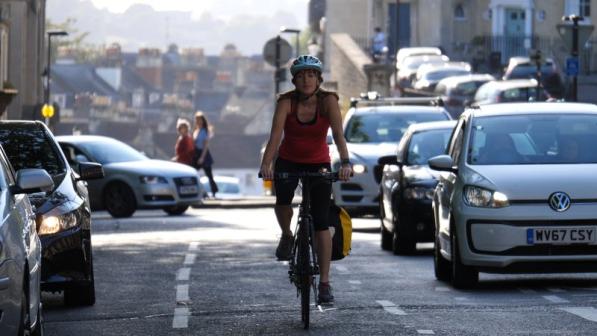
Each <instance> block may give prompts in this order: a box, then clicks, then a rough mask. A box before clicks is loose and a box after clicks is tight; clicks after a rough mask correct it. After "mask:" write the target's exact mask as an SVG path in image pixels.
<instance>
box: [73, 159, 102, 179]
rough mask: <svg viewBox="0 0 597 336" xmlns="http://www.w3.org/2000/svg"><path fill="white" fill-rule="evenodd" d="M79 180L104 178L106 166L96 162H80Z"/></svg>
mask: <svg viewBox="0 0 597 336" xmlns="http://www.w3.org/2000/svg"><path fill="white" fill-rule="evenodd" d="M79 176H80V177H79V180H83V181H87V180H97V179H101V178H104V168H103V167H102V165H101V164H99V163H95V162H79Z"/></svg>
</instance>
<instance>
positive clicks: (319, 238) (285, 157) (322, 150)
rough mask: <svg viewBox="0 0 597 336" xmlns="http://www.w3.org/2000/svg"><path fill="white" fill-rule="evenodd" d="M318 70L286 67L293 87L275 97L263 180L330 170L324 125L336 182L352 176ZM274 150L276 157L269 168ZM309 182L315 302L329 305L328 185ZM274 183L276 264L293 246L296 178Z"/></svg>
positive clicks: (306, 59)
mask: <svg viewBox="0 0 597 336" xmlns="http://www.w3.org/2000/svg"><path fill="white" fill-rule="evenodd" d="M321 72H322V64H321V61H319V59H318V58H316V57H314V56H310V55H303V56H299V57H298V58H297V59H295V60H294V62H293V63H292V66H291V68H290V73H291V74H292V83H293V84H294V86H295V89H294V90H292V91H289V92H286V93H283V94H281V95H280V96H279V97H278V100H277V104H276V110H275V112H274V118H273V122H272V128H271V132H270V137H269V140H268V143H267V145H266V147H265V153H264V155H263V160H262V162H261V169H260V172H261V174H262V176H263V178H264V179H266V180H272V179H273V178H274V172H287V173H294V172H305V171H307V172H319V171H322V170H327V171H331V166H330V154H329V149H328V145H327V142H326V137H327V132H328V129H329V128H330V127H331V128H332V134H333V137H334V141H335V143H336V147H337V148H338V152H339V153H340V158H341V166H340V170H339V176H340V179H341V180H343V181H347V180H348V179H349V177H350V175H351V174H352V166H351V164H350V161H349V158H348V150H347V149H346V141H345V139H344V135H343V132H342V115H341V114H340V107H339V105H338V95H337V94H336V93H335V92H330V91H325V90H323V89H321V88H320V85H321V83H322V81H323V78H322V76H321ZM278 148H279V149H278ZM276 150H277V152H278V153H277V154H278V157H277V159H276V161H275V165H274V162H273V160H274V157H275V155H276ZM310 184H311V196H312V198H311V215H312V217H313V224H314V227H315V246H316V250H317V256H318V258H317V259H318V260H319V267H320V277H319V280H320V282H319V294H318V295H319V301H320V302H321V303H332V302H333V299H334V297H333V295H332V292H331V287H330V285H329V270H330V262H331V255H332V237H331V234H330V231H329V229H328V209H329V206H330V198H331V192H332V190H331V184H330V182H327V181H325V180H323V179H316V178H314V179H313V180H312V181H311V183H310ZM274 185H275V190H276V206H275V213H276V218H277V219H278V224H279V225H280V228H281V230H282V236H281V238H280V242H279V244H278V248H277V249H276V257H277V258H278V259H279V260H288V259H289V258H290V255H291V249H292V243H293V241H292V231H291V229H290V221H291V219H292V215H293V211H292V207H291V203H292V198H293V196H294V192H295V189H296V187H297V185H298V180H297V179H283V180H282V179H281V180H275V183H274Z"/></svg>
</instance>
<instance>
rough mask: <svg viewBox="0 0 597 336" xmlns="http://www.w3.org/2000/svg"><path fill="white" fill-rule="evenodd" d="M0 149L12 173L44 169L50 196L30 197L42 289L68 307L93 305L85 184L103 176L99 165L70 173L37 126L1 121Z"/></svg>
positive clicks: (57, 149)
mask: <svg viewBox="0 0 597 336" xmlns="http://www.w3.org/2000/svg"><path fill="white" fill-rule="evenodd" d="M0 144H2V146H3V147H4V150H5V152H6V154H7V156H8V158H9V160H10V162H11V164H12V165H13V167H14V169H15V170H17V171H18V170H19V169H24V168H41V169H45V170H46V171H47V172H48V174H50V176H51V177H52V180H53V181H54V188H53V189H52V190H51V191H49V192H43V193H35V194H31V195H29V199H30V201H31V203H32V204H33V205H34V206H35V207H36V215H37V219H36V221H37V232H38V235H39V237H40V239H41V243H42V275H41V289H42V290H45V291H64V302H65V303H66V304H67V305H93V304H94V303H95V283H94V277H93V256H92V255H93V253H92V248H91V207H90V204H89V196H88V192H87V186H86V183H85V182H84V181H85V180H90V179H96V178H101V177H103V175H104V173H103V169H102V166H101V165H100V164H97V163H84V164H81V165H80V166H79V171H78V172H75V171H73V170H72V169H71V168H70V166H69V165H68V164H67V161H66V158H65V156H64V154H63V153H62V150H61V149H60V146H59V145H58V143H57V142H56V140H55V138H54V136H53V135H52V133H51V131H50V130H49V129H48V128H47V127H46V125H44V124H43V123H41V122H39V121H1V122H0Z"/></svg>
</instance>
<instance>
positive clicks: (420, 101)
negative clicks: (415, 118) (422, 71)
mask: <svg viewBox="0 0 597 336" xmlns="http://www.w3.org/2000/svg"><path fill="white" fill-rule="evenodd" d="M359 104H364V105H366V106H371V105H431V106H444V101H443V100H442V98H441V97H435V96H431V97H382V96H381V95H380V94H379V93H378V92H376V91H369V92H363V93H361V96H360V97H359V98H355V97H352V98H350V107H351V108H352V107H357V105H359Z"/></svg>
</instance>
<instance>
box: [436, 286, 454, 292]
mask: <svg viewBox="0 0 597 336" xmlns="http://www.w3.org/2000/svg"><path fill="white" fill-rule="evenodd" d="M435 291H436V292H449V291H451V289H450V288H448V287H435Z"/></svg>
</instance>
